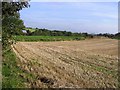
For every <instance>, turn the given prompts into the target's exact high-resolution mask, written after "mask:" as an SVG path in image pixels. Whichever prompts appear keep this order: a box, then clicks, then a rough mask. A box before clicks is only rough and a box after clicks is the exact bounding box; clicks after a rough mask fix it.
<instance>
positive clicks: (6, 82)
mask: <svg viewBox="0 0 120 90" xmlns="http://www.w3.org/2000/svg"><path fill="white" fill-rule="evenodd" d="M16 60H17V58H16V56H15V54H14V53H13V52H12V51H9V52H7V53H5V54H4V56H3V62H2V75H3V78H2V79H3V80H2V87H3V88H18V87H24V84H23V82H24V79H23V78H21V77H20V76H19V73H21V72H22V70H21V69H20V68H19V67H18V66H17V61H16Z"/></svg>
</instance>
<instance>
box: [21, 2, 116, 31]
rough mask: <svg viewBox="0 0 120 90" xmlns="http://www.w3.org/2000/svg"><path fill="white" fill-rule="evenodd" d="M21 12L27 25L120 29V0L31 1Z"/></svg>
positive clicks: (75, 29) (54, 28)
mask: <svg viewBox="0 0 120 90" xmlns="http://www.w3.org/2000/svg"><path fill="white" fill-rule="evenodd" d="M76 1H77V0H76ZM88 1H89V0H88ZM94 1H95V0H94ZM106 1H107V0H106ZM20 14H21V19H22V20H23V21H24V24H25V26H26V27H34V28H36V27H37V28H46V29H50V30H66V31H72V32H88V33H117V32H118V3H117V2H102V3H101V2H31V3H30V8H25V9H23V10H22V11H20Z"/></svg>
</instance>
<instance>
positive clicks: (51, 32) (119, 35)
mask: <svg viewBox="0 0 120 90" xmlns="http://www.w3.org/2000/svg"><path fill="white" fill-rule="evenodd" d="M30 29H31V30H32V29H33V30H34V31H33V32H31V31H30ZM25 30H26V34H25V33H22V35H27V36H83V37H88V38H93V37H95V36H101V37H108V38H120V33H119V32H118V33H116V34H109V33H99V34H88V33H87V32H80V33H78V32H76V33H73V32H70V31H61V30H48V29H45V28H44V29H39V28H31V27H26V29H25Z"/></svg>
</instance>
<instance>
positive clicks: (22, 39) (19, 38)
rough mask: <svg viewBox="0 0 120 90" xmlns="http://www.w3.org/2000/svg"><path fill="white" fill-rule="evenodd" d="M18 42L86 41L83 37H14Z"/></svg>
mask: <svg viewBox="0 0 120 90" xmlns="http://www.w3.org/2000/svg"><path fill="white" fill-rule="evenodd" d="M14 38H15V40H16V41H35V42H36V41H71V40H84V39H85V37H82V36H14Z"/></svg>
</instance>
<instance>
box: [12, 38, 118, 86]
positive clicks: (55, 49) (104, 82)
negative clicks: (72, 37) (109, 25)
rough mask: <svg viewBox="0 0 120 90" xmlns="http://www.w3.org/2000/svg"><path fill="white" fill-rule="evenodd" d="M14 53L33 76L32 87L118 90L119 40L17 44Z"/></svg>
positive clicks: (21, 64)
mask: <svg viewBox="0 0 120 90" xmlns="http://www.w3.org/2000/svg"><path fill="white" fill-rule="evenodd" d="M13 50H14V51H15V53H16V54H17V56H18V57H19V58H20V63H19V64H18V66H19V67H21V68H22V69H24V70H25V71H26V72H28V73H32V74H33V75H34V80H30V81H29V80H28V81H29V82H30V84H29V85H28V86H29V87H40V88H44V87H57V88H62V87H70V88H73V87H76V88H97V87H100V88H105V87H109V88H116V87H117V84H118V82H117V78H118V77H117V70H118V41H117V40H112V39H91V40H83V41H59V42H18V43H17V44H15V45H13Z"/></svg>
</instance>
